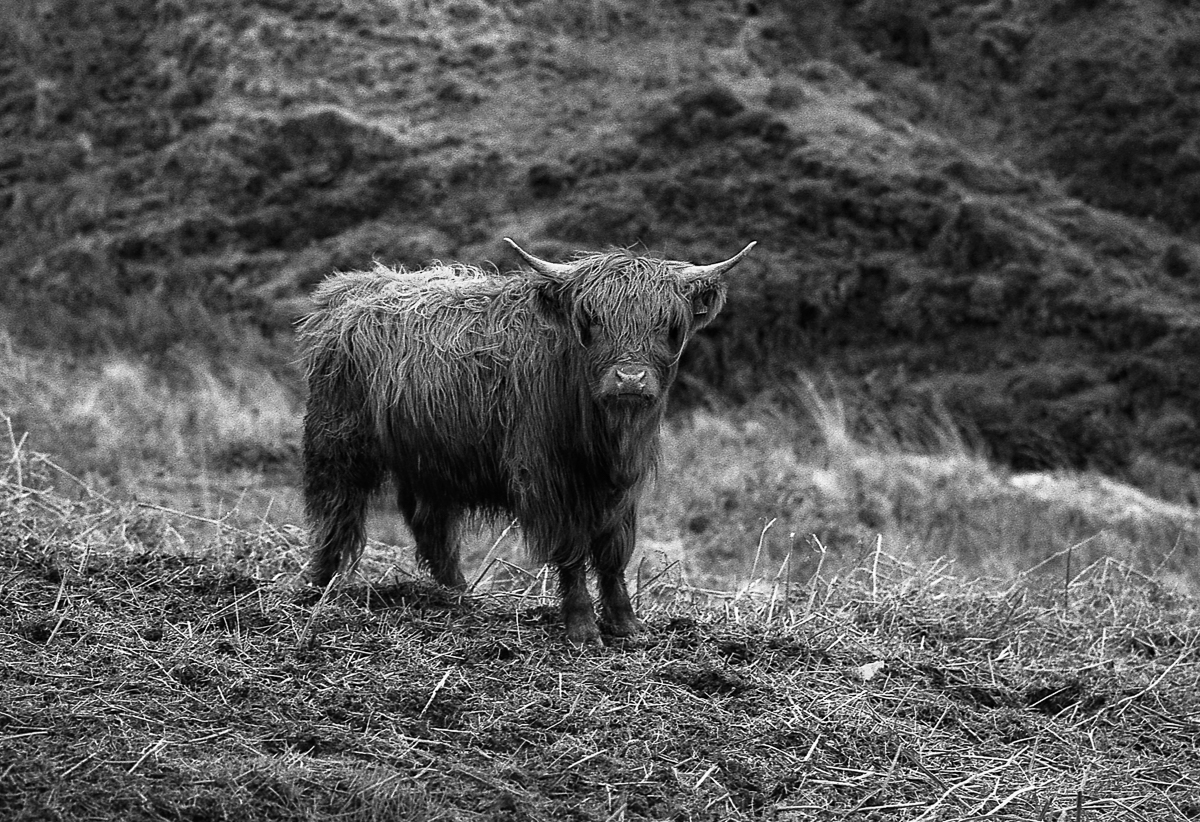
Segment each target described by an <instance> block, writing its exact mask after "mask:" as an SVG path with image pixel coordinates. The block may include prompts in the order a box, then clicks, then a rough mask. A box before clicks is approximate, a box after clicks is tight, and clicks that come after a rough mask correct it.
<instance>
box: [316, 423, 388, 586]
mask: <svg viewBox="0 0 1200 822" xmlns="http://www.w3.org/2000/svg"><path fill="white" fill-rule="evenodd" d="M330 430H331V429H330V426H328V425H326V424H324V423H323V422H322V420H321V419H320V417H319V415H318V414H316V413H314V412H313V411H310V413H309V415H308V417H307V418H306V420H305V432H304V508H305V513H306V514H307V516H308V522H309V526H310V529H311V545H312V550H313V553H312V559H311V564H310V566H309V573H310V577H311V579H312V581H313V583H314V584H316V585H319V586H321V587H325V586H326V585H328V584H329V582H330V580H332V579H333V576H334V574H336V573H337V572H338V571H339V570H341V569H343V568H347V567H350V566H352V565H353V563H354V562H355V561H357V559H358V557H359V555H360V554H361V553H362V549H363V545H364V544H365V543H366V530H365V521H366V515H367V502H368V500H369V499H370V496H371V493H372V492H373V491H374V490H375V489H376V488H377V487H378V486H379V483H380V481H381V479H382V471H381V469H380V467H379V465H378V463H377V462H376V460H375V459H373V458H372V457H371V455H370V446H369V443H368V440H367V437H366V436H365V435H363V436H359V435H354V434H350V435H345V434H344V433H343V436H337V435H335V434H332V433H330ZM343 432H344V429H343Z"/></svg>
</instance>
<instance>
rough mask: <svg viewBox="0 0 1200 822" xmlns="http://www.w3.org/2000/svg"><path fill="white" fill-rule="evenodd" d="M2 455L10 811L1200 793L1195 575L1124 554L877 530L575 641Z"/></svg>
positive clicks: (845, 815) (820, 814) (616, 813)
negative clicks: (320, 565)
mask: <svg viewBox="0 0 1200 822" xmlns="http://www.w3.org/2000/svg"><path fill="white" fill-rule="evenodd" d="M8 456H9V459H7V460H6V462H5V464H4V468H3V471H0V575H2V579H3V582H2V583H0V584H2V585H3V589H2V590H3V595H2V596H0V648H2V649H3V662H2V663H0V685H2V687H3V691H4V693H5V695H6V698H5V701H4V705H3V706H0V763H3V768H2V769H0V815H3V816H4V818H6V819H12V820H22V821H24V820H52V819H64V818H65V819H85V818H86V819H97V820H103V819H114V820H116V819H120V820H151V819H154V820H159V819H172V820H223V819H230V820H232V819H237V820H259V819H261V820H285V819H289V820H290V819H327V818H328V819H334V818H337V819H361V820H385V819H386V820H407V819H411V820H431V819H447V820H449V819H480V820H484V819H488V820H498V819H535V820H541V819H545V820H551V819H553V820H561V819H574V820H613V819H666V818H670V819H694V820H708V819H711V820H717V819H722V820H728V819H734V820H740V819H762V818H772V819H796V820H800V819H879V818H887V819H898V820H899V819H903V820H917V819H921V820H929V819H975V818H981V817H984V816H988V817H995V818H1000V819H1012V820H1017V819H1029V820H1035V819H1037V820H1047V819H1088V820H1109V819H1111V820H1118V819H1120V820H1124V819H1131V818H1132V819H1156V820H1165V819H1186V818H1192V817H1194V816H1195V815H1196V814H1197V813H1200V782H1198V781H1197V778H1196V772H1195V768H1194V767H1193V766H1192V763H1194V762H1195V761H1196V759H1197V757H1198V756H1200V751H1198V750H1197V747H1196V740H1197V738H1200V737H1198V732H1200V724H1198V723H1200V701H1198V696H1197V695H1198V694H1200V680H1198V678H1197V674H1198V672H1200V669H1198V668H1197V665H1196V663H1195V657H1196V653H1197V649H1198V647H1200V632H1198V629H1197V625H1198V624H1200V622H1198V620H1197V614H1196V603H1195V600H1187V599H1181V598H1178V597H1176V596H1174V595H1172V594H1171V593H1170V592H1169V591H1167V590H1166V589H1164V588H1163V587H1162V586H1160V585H1159V584H1158V583H1156V582H1155V581H1154V580H1152V579H1150V578H1147V577H1145V576H1143V575H1141V574H1137V573H1134V572H1132V571H1131V570H1130V569H1129V568H1128V567H1126V566H1124V565H1122V564H1121V563H1119V562H1106V563H1102V564H1099V565H1096V566H1093V567H1091V568H1088V569H1085V570H1084V571H1083V572H1082V573H1079V574H1078V575H1074V576H1069V577H1067V578H1064V579H1062V580H1061V581H1060V582H1059V583H1058V584H1055V585H1048V586H1038V585H1031V584H1029V583H1030V581H1029V580H1026V579H1020V580H1017V581H1016V582H1003V583H997V582H995V581H990V580H972V579H969V578H963V577H961V576H960V575H959V574H958V573H957V572H956V570H955V568H953V567H952V566H947V565H946V564H940V565H938V564H934V565H926V566H924V567H922V568H917V567H914V566H911V565H908V564H907V563H904V562H901V561H898V560H897V559H895V558H894V557H892V556H890V555H889V552H888V551H887V550H886V548H877V549H876V550H875V551H874V552H873V554H871V555H869V556H867V557H866V558H865V561H864V562H863V563H862V564H861V565H860V566H859V567H856V568H852V569H846V570H845V572H844V573H838V574H830V573H816V574H811V575H806V576H804V577H797V578H795V579H790V578H784V579H781V578H778V577H776V578H774V579H772V578H770V576H769V575H764V576H760V577H758V578H756V579H752V580H749V581H748V582H749V583H750V584H747V585H746V586H745V587H743V588H742V589H741V590H740V591H738V592H735V593H730V594H712V593H709V592H706V591H705V590H704V589H701V588H697V587H694V586H689V585H686V584H683V583H682V582H681V581H680V580H679V579H678V577H677V576H673V575H671V574H665V575H658V576H656V577H654V578H642V577H640V576H639V578H638V580H637V592H636V600H637V602H638V606H639V608H640V610H641V611H642V613H643V615H644V616H645V617H646V618H647V622H648V626H649V631H648V633H647V634H646V635H644V636H643V637H641V638H639V639H637V640H634V641H628V642H623V643H621V644H619V645H615V646H609V647H604V648H597V649H589V650H587V651H586V652H573V651H570V650H568V648H567V646H566V645H565V644H564V643H563V642H562V641H561V636H560V632H561V628H560V626H559V624H558V619H557V615H556V606H555V605H554V603H553V599H552V597H547V595H546V589H547V580H546V578H545V575H544V574H538V573H533V574H525V575H515V576H512V577H510V578H508V579H502V578H500V577H499V576H493V577H492V578H491V579H490V580H481V582H480V583H479V584H478V585H477V589H476V592H475V593H474V594H472V595H470V596H468V597H466V598H465V599H463V600H456V599H454V598H452V597H447V596H446V594H445V593H444V592H441V591H439V590H437V589H434V588H431V587H430V586H429V585H428V584H427V583H424V582H421V581H419V580H416V579H413V578H412V577H410V575H409V571H410V570H411V569H409V568H407V567H403V566H401V567H394V568H392V569H391V570H390V571H387V572H386V574H384V573H380V572H381V568H380V567H374V568H372V569H371V576H372V578H373V579H375V580H376V582H375V583H374V584H367V585H363V584H356V585H352V586H348V587H346V588H344V589H343V590H341V591H339V592H338V593H336V594H334V595H333V596H330V597H327V598H324V599H321V598H318V597H317V596H316V595H315V593H312V592H305V591H304V589H303V588H302V587H298V586H297V585H296V574H297V571H298V569H299V566H300V558H301V555H302V539H301V537H300V534H299V533H298V531H297V530H296V529H293V528H282V529H280V528H273V527H271V526H269V525H268V524H266V523H260V524H259V526H258V527H257V528H243V527H237V526H234V525H233V524H231V523H228V522H226V523H223V524H222V523H216V522H213V521H209V522H207V523H200V525H201V526H203V528H207V529H208V531H207V536H200V532H198V531H197V530H196V526H197V522H196V520H195V518H190V517H186V516H182V515H180V514H176V513H163V512H162V511H159V510H156V509H153V508H147V507H146V506H139V505H137V504H116V503H113V502H110V501H109V500H107V499H105V498H104V497H103V496H100V495H97V494H96V493H94V492H79V489H78V488H76V493H74V494H72V495H70V496H68V495H64V494H62V493H58V492H56V491H54V490H52V485H54V484H55V483H56V482H58V481H61V480H62V479H63V477H62V475H61V473H60V472H59V471H58V470H57V469H56V468H54V466H53V465H52V463H50V462H48V461H47V460H46V459H45V458H44V457H41V456H39V455H37V454H35V453H32V452H21V453H19V454H9V455H8ZM68 485H73V482H70V481H68ZM184 534H186V535H188V536H186V537H183V536H182V535H184ZM551 587H552V586H551ZM482 593H486V596H480V594H482Z"/></svg>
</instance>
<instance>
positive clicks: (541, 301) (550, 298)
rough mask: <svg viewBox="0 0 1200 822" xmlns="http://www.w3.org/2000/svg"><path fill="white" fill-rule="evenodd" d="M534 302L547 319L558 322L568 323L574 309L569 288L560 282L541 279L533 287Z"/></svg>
mask: <svg viewBox="0 0 1200 822" xmlns="http://www.w3.org/2000/svg"><path fill="white" fill-rule="evenodd" d="M533 291H534V303H535V304H536V305H537V308H538V310H539V311H540V312H541V313H542V314H543V315H544V316H545V317H547V318H548V319H550V320H553V321H554V322H558V323H569V322H571V320H572V315H573V314H574V309H573V306H572V300H571V294H570V292H569V289H568V288H567V287H566V286H565V285H564V284H563V283H560V282H556V281H554V280H548V279H543V280H540V281H539V282H536V283H535V284H534V287H533Z"/></svg>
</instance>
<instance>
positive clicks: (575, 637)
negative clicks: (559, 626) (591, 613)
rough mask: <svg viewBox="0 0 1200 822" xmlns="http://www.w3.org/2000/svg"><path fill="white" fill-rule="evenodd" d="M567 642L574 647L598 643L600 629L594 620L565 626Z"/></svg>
mask: <svg viewBox="0 0 1200 822" xmlns="http://www.w3.org/2000/svg"><path fill="white" fill-rule="evenodd" d="M567 644H568V645H571V646H572V647H575V648H583V647H585V646H587V645H600V644H601V642H600V629H599V628H597V627H596V623H594V622H581V623H576V624H574V625H568V626H567Z"/></svg>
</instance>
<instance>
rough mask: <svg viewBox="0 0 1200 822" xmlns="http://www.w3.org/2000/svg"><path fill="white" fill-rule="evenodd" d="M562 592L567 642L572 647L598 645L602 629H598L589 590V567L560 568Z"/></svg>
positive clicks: (562, 566)
mask: <svg viewBox="0 0 1200 822" xmlns="http://www.w3.org/2000/svg"><path fill="white" fill-rule="evenodd" d="M558 580H559V586H560V589H561V591H562V619H563V625H565V626H566V628H567V642H569V643H571V644H572V645H597V644H599V643H600V629H599V628H597V627H596V612H595V610H593V608H592V598H591V596H590V595H589V594H588V590H587V565H586V564H584V563H579V564H578V565H574V566H565V565H560V566H559V567H558Z"/></svg>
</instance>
